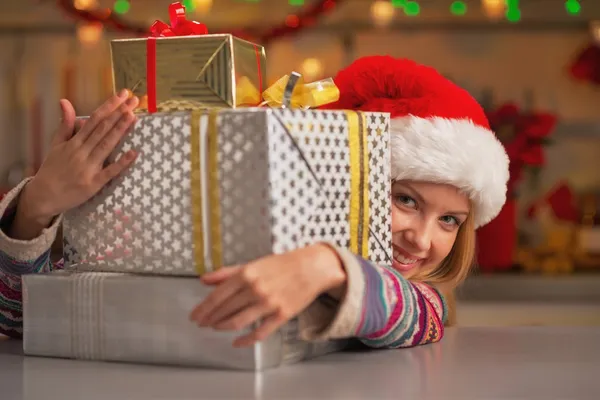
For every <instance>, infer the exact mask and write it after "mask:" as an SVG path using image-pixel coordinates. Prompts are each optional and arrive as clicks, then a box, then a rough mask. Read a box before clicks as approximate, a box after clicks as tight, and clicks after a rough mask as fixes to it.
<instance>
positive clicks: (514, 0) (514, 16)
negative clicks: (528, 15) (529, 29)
mask: <svg viewBox="0 0 600 400" xmlns="http://www.w3.org/2000/svg"><path fill="white" fill-rule="evenodd" d="M506 19H507V20H508V21H509V22H519V21H520V20H521V10H520V9H519V0H506Z"/></svg>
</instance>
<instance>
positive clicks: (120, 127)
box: [81, 97, 138, 161]
mask: <svg viewBox="0 0 600 400" xmlns="http://www.w3.org/2000/svg"><path fill="white" fill-rule="evenodd" d="M137 104H138V99H137V97H132V98H130V99H129V100H127V101H126V102H125V103H123V104H121V105H120V106H119V108H117V109H116V110H114V111H113V112H112V113H111V114H110V115H108V116H107V117H106V118H105V119H104V120H103V121H102V122H101V123H100V124H98V125H97V126H96V129H94V131H93V132H91V133H90V134H89V135H88V136H87V139H86V140H85V142H84V143H82V146H81V148H82V149H83V150H84V151H85V153H86V154H92V153H93V152H94V151H95V150H96V149H97V148H98V147H101V150H103V151H104V152H105V150H106V149H110V150H109V152H108V153H106V156H105V157H108V154H110V152H111V151H112V150H113V149H114V147H116V145H117V143H118V142H119V140H120V139H121V137H122V136H123V135H124V134H125V132H126V131H127V129H128V128H129V126H130V125H131V124H132V123H133V121H134V117H135V116H134V115H133V112H132V110H133V109H134V108H135V107H137ZM89 123H91V120H88V124H89ZM88 124H86V125H88ZM115 137H117V138H118V139H117V141H116V142H115V143H114V145H113V146H112V147H111V146H110V144H109V143H110V142H114V139H115ZM96 161H98V160H96ZM102 161H103V160H102Z"/></svg>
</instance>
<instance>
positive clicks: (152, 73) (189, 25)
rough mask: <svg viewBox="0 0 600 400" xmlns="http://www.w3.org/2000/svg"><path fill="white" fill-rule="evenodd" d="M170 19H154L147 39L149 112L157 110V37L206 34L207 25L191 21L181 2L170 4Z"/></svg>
mask: <svg viewBox="0 0 600 400" xmlns="http://www.w3.org/2000/svg"><path fill="white" fill-rule="evenodd" d="M169 21H170V22H171V25H170V26H169V25H167V24H165V23H164V22H162V21H159V20H157V21H154V23H153V24H152V26H151V27H150V36H149V37H148V40H147V41H146V89H147V95H148V112H150V113H153V112H156V38H157V37H172V36H191V35H206V34H207V33H208V29H207V28H206V25H204V24H201V23H200V22H197V21H190V20H188V19H187V18H186V17H185V7H184V6H183V5H182V4H181V3H180V2H175V3H171V4H170V5H169Z"/></svg>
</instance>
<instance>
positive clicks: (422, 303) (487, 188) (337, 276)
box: [191, 56, 508, 348]
mask: <svg viewBox="0 0 600 400" xmlns="http://www.w3.org/2000/svg"><path fill="white" fill-rule="evenodd" d="M335 82H336V84H337V85H338V87H339V89H340V93H341V97H340V99H339V101H338V102H337V103H336V104H333V105H330V106H329V107H328V108H339V109H355V110H363V111H383V112H389V113H390V114H391V118H392V121H391V159H392V160H391V162H392V166H391V167H392V168H391V169H392V171H391V172H392V176H391V178H392V182H391V185H392V190H391V193H392V197H391V199H390V201H391V202H392V215H391V221H392V243H391V245H392V248H393V260H392V265H391V266H377V265H374V264H372V263H370V262H369V261H368V260H364V259H362V258H361V257H358V256H356V255H354V254H352V253H351V252H350V251H348V250H346V249H340V248H337V247H336V246H334V245H331V244H326V243H322V244H316V245H313V246H309V247H306V248H303V249H299V250H296V251H293V252H290V253H287V254H282V255H273V256H269V257H265V258H263V259H261V260H257V261H255V262H252V263H249V264H248V265H244V266H238V267H235V268H230V269H222V270H219V271H216V272H213V273H210V274H207V275H205V276H203V278H202V280H203V281H204V282H205V283H206V284H209V285H214V286H215V289H214V291H213V292H212V293H211V294H210V295H209V296H208V297H207V298H206V299H204V301H203V302H202V303H201V304H199V305H198V306H197V307H196V308H195V310H193V312H192V313H191V318H192V319H193V320H195V321H197V322H198V324H199V325H200V326H206V327H212V328H214V329H223V330H238V329H241V328H245V327H247V326H251V325H252V324H254V326H255V327H256V328H255V329H254V330H253V331H252V332H251V333H250V334H247V335H244V336H242V337H240V338H238V339H237V340H236V342H235V343H234V344H235V345H238V346H245V345H251V344H253V343H254V342H255V341H257V340H261V339H263V338H265V337H266V336H268V335H269V334H270V333H272V332H273V331H274V330H276V329H277V328H278V327H279V326H281V325H282V324H284V323H285V322H287V321H288V320H289V319H291V318H293V317H295V316H298V317H299V323H300V331H301V334H302V335H303V337H304V338H305V339H308V340H316V339H330V338H341V337H356V338H358V339H360V340H361V341H362V342H363V343H365V344H366V345H368V346H371V347H385V348H395V347H410V346H415V345H418V344H425V343H431V342H435V341H438V340H440V339H441V337H442V335H443V329H444V322H450V321H451V320H452V314H453V312H454V310H453V309H451V308H449V307H448V305H449V304H450V305H451V302H448V301H445V297H446V296H444V294H446V295H447V296H450V297H451V294H452V293H453V289H454V288H456V287H457V286H458V285H459V284H460V283H461V282H462V281H463V280H464V279H465V277H466V276H467V274H468V272H469V269H470V267H471V265H472V263H473V258H474V253H475V229H476V228H478V227H480V226H482V225H484V224H486V223H487V222H489V221H490V220H492V219H493V218H494V217H495V216H496V215H497V214H498V213H499V211H500V209H501V208H502V206H503V204H504V202H505V200H506V184H507V181H508V157H507V155H506V154H505V152H504V148H503V147H502V145H501V144H500V142H499V141H498V140H497V139H496V137H495V136H494V134H493V133H492V132H491V130H490V128H489V125H488V122H487V119H486V116H485V113H484V112H483V110H482V109H481V107H480V106H479V104H477V102H476V101H475V100H474V99H473V98H472V97H471V96H470V95H469V94H468V93H467V92H466V91H465V90H463V89H461V88H459V87H457V86H456V85H455V84H453V83H452V82H450V81H448V80H447V79H445V78H444V77H443V76H441V75H440V74H439V73H438V72H436V71H435V70H433V69H431V68H429V67H425V66H421V65H418V64H416V63H414V62H412V61H408V60H401V59H400V60H399V59H393V58H391V57H382V56H375V57H365V58H362V59H359V60H357V61H356V62H355V63H353V64H352V65H351V66H349V67H348V68H347V69H345V70H343V71H341V72H340V73H339V74H338V76H337V77H336V78H335ZM499 240H501V238H499ZM315 299H316V301H315ZM255 323H258V324H255Z"/></svg>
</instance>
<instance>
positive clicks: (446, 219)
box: [440, 215, 460, 226]
mask: <svg viewBox="0 0 600 400" xmlns="http://www.w3.org/2000/svg"><path fill="white" fill-rule="evenodd" d="M440 221H442V222H443V223H444V224H447V225H452V226H460V221H459V220H458V218H456V217H453V216H452V215H444V216H443V217H440Z"/></svg>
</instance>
